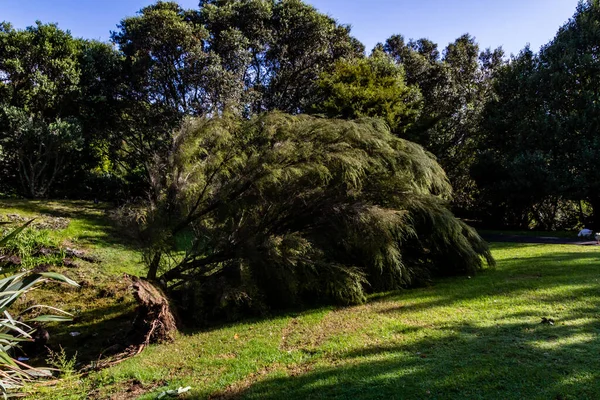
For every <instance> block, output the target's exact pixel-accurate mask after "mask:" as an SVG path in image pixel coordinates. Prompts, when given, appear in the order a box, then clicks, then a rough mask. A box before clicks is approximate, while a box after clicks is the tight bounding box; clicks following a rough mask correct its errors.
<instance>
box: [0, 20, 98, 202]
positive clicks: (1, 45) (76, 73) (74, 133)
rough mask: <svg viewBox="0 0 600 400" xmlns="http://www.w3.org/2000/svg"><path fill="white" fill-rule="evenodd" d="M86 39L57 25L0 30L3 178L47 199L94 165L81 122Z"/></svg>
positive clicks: (0, 112)
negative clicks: (59, 186)
mask: <svg viewBox="0 0 600 400" xmlns="http://www.w3.org/2000/svg"><path fill="white" fill-rule="evenodd" d="M82 43H83V42H82V41H81V40H79V39H74V38H73V37H72V36H71V34H70V33H69V32H65V31H62V30H60V29H58V27H57V26H56V25H55V24H42V23H39V22H38V23H37V24H36V25H35V26H32V27H28V28H26V29H25V30H15V29H13V28H12V27H11V26H10V25H9V24H6V23H4V24H3V25H2V27H1V28H0V76H1V77H2V79H0V165H1V170H2V173H3V178H2V179H3V180H6V181H8V182H10V183H11V184H12V185H13V187H18V188H19V192H21V193H22V194H24V195H26V196H29V197H45V196H47V195H48V194H49V193H50V192H51V190H52V188H53V187H54V186H55V185H56V183H57V182H59V181H63V182H64V181H65V180H67V181H68V180H69V178H70V177H73V178H74V177H76V175H77V173H78V172H79V171H82V169H85V167H86V166H89V165H90V164H93V163H94V158H93V157H90V154H89V152H87V151H83V148H84V147H86V148H87V146H84V145H85V144H89V141H90V140H89V138H87V137H86V135H85V133H84V132H82V130H81V123H80V120H78V117H80V113H79V110H78V107H79V106H78V100H79V98H80V95H81V88H80V80H79V78H80V65H79V57H80V54H81V49H82ZM67 171H69V173H67ZM68 177H69V178H68ZM19 184H20V185H19Z"/></svg>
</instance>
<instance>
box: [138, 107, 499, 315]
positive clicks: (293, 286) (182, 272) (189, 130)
mask: <svg viewBox="0 0 600 400" xmlns="http://www.w3.org/2000/svg"><path fill="white" fill-rule="evenodd" d="M153 176H154V177H155V179H154V182H155V195H156V196H155V198H157V199H159V200H158V201H157V202H154V203H153V204H151V205H149V207H148V208H146V209H145V213H144V214H143V216H142V218H141V220H143V221H145V223H144V225H143V230H142V232H141V234H142V238H143V242H144V243H146V245H147V251H146V253H145V255H146V260H147V262H148V265H149V274H148V277H149V278H150V279H158V280H160V281H162V282H163V283H164V284H167V285H168V286H170V288H171V289H174V288H177V287H181V286H184V287H185V286H186V285H187V286H189V285H200V287H202V285H203V284H204V283H206V282H212V283H211V285H205V286H210V287H212V288H214V287H216V286H218V285H217V284H216V282H217V281H218V282H220V283H219V284H220V285H221V287H223V293H220V294H215V296H217V297H219V298H220V299H221V301H223V298H224V297H223V296H225V297H228V296H229V297H231V298H235V299H238V300H239V299H247V300H248V299H251V300H252V301H258V302H260V303H263V302H265V303H266V304H268V305H277V306H284V305H291V304H297V303H299V302H301V301H302V300H303V299H304V300H305V299H307V298H309V299H312V300H314V299H318V300H322V301H337V302H341V303H356V302H361V301H362V300H364V296H365V293H367V292H369V291H377V290H387V289H393V288H398V287H401V286H404V285H407V284H410V283H411V282H414V281H415V280H419V279H423V278H425V277H427V276H428V275H431V274H454V273H464V272H469V273H472V272H474V271H476V270H477V269H479V268H482V266H483V259H482V257H483V258H485V259H487V261H488V263H493V260H492V258H491V256H490V253H489V251H488V249H487V247H486V245H485V243H484V242H483V241H482V240H481V239H480V238H479V236H477V234H476V233H475V232H474V231H473V230H471V229H470V228H469V227H467V226H466V225H464V224H463V223H461V222H460V221H458V220H457V219H456V218H455V217H454V216H453V215H452V214H451V213H450V212H449V211H448V209H447V208H446V206H445V201H446V200H447V199H448V198H449V197H450V195H451V188H450V186H449V184H448V182H447V179H446V175H445V174H444V172H443V170H442V169H441V167H440V166H439V165H438V164H437V162H436V161H435V160H434V158H433V157H432V156H431V155H430V154H429V153H427V152H426V151H425V150H423V148H422V147H421V146H419V145H416V144H414V143H411V142H408V141H405V140H402V139H399V138H397V137H395V136H394V135H392V134H391V133H390V131H389V128H388V127H387V125H386V124H385V123H384V122H383V121H381V120H376V119H362V120H356V121H342V120H327V119H321V118H315V117H309V116H304V115H300V116H290V115H286V114H281V113H269V114H265V115H262V116H260V117H257V118H254V119H252V120H250V121H240V120H236V119H231V118H214V119H196V120H188V121H187V122H186V123H185V124H184V125H183V127H182V128H181V129H180V130H179V131H178V132H177V133H176V134H175V135H174V141H173V147H172V150H171V156H170V157H169V159H168V160H164V161H163V162H158V161H157V162H156V163H155V165H154V174H153ZM182 235H184V236H186V237H190V238H192V239H191V241H190V242H189V243H187V244H186V245H185V246H184V247H183V248H182V247H181V240H180V238H181V237H182ZM178 244H179V246H178ZM224 292H227V293H228V294H227V295H224Z"/></svg>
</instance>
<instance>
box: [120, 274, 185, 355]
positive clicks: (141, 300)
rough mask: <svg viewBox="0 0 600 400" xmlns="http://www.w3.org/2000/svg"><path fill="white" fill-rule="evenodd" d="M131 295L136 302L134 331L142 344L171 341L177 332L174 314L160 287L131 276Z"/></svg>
mask: <svg viewBox="0 0 600 400" xmlns="http://www.w3.org/2000/svg"><path fill="white" fill-rule="evenodd" d="M131 281H132V288H133V296H134V297H135V300H136V301H137V303H138V309H137V316H136V320H135V323H134V331H135V332H136V333H137V334H139V336H140V338H143V339H142V343H143V344H144V345H148V344H150V343H160V342H169V341H172V340H173V339H174V338H175V337H174V335H175V332H177V322H176V319H175V314H174V313H173V311H172V310H171V306H170V304H169V300H168V299H167V296H166V295H165V294H164V293H163V291H162V290H161V289H159V288H158V287H156V286H155V285H153V284H152V283H151V282H150V281H147V280H145V279H142V278H138V277H136V276H132V277H131Z"/></svg>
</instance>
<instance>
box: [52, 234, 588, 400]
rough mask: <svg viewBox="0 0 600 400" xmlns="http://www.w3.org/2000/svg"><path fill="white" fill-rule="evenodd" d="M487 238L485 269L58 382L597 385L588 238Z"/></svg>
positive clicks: (489, 394)
mask: <svg viewBox="0 0 600 400" xmlns="http://www.w3.org/2000/svg"><path fill="white" fill-rule="evenodd" d="M493 248H494V254H495V256H496V258H497V260H498V267H497V268H496V269H495V270H488V271H486V272H484V273H481V274H479V275H477V276H474V277H470V278H468V277H461V278H453V279H447V280H442V281H439V282H436V283H435V284H434V285H432V286H431V287H427V288H421V289H412V290H405V291H402V292H399V293H390V294H386V295H381V296H377V297H373V298H372V299H371V300H370V301H369V302H368V303H367V304H365V305H360V306H355V307H348V308H322V309H318V310H312V311H306V312H301V313H297V314H287V315H284V316H279V317H274V318H269V319H264V320H261V321H246V322H242V323H238V324H233V325H230V326H226V327H221V328H218V329H214V330H209V331H203V332H193V331H189V332H184V333H182V334H181V335H180V336H179V337H178V338H177V340H176V342H175V343H172V344H164V345H157V346H152V347H150V348H148V349H146V350H145V351H144V353H143V354H141V355H140V356H138V357H135V358H133V359H130V360H128V361H126V362H124V363H122V364H120V365H118V366H116V367H113V368H110V369H107V370H104V371H102V372H100V373H97V374H95V375H92V376H90V377H88V378H87V379H85V380H83V381H82V382H81V385H80V386H79V389H80V392H79V393H73V392H70V393H71V395H72V398H83V397H84V396H85V395H86V394H88V393H94V395H96V396H97V397H98V398H110V396H115V397H114V398H137V397H138V396H139V398H141V399H153V398H156V396H157V394H158V393H160V392H161V391H162V390H165V389H167V388H168V389H174V388H177V387H179V386H183V387H185V386H191V387H192V390H191V391H190V393H189V394H188V395H187V397H185V398H190V399H204V398H225V399H229V398H241V399H467V398H468V399H523V398H527V399H597V398H600V379H599V378H600V376H599V375H600V358H599V357H598V354H599V353H600V340H599V337H598V334H599V333H600V322H599V321H598V316H599V313H600V290H599V289H600V282H599V279H600V276H599V272H600V259H599V253H598V247H595V246H589V247H577V246H572V245H571V246H568V245H564V246H554V245H522V244H497V245H494V246H493ZM542 317H546V318H552V319H554V321H555V324H554V325H549V324H543V323H541V321H542ZM46 395H48V393H46ZM61 396H62V397H61ZM64 396H65V392H63V393H60V396H57V398H65V397H64Z"/></svg>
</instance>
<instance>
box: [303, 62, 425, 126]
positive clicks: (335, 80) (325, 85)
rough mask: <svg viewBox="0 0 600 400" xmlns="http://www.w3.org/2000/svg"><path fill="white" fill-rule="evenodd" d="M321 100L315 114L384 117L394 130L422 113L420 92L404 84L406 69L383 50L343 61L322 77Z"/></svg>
mask: <svg viewBox="0 0 600 400" xmlns="http://www.w3.org/2000/svg"><path fill="white" fill-rule="evenodd" d="M319 87H320V90H321V100H320V101H319V102H318V103H316V104H315V105H314V106H313V109H312V111H313V112H315V113H320V114H325V115H327V116H329V117H332V118H343V119H356V118H363V117H381V118H382V119H383V120H384V121H385V122H386V123H387V124H388V125H389V126H390V128H391V129H392V130H393V131H395V132H399V133H400V132H404V131H406V130H407V129H409V127H410V124H411V123H412V122H414V121H415V119H416V117H417V115H418V112H419V106H420V104H419V101H420V94H419V91H418V89H417V88H416V87H409V86H407V85H406V83H405V79H404V69H403V67H401V66H398V65H396V64H395V63H394V62H393V61H392V59H391V58H390V57H389V56H388V55H386V54H385V53H383V52H381V51H375V52H373V54H371V56H370V57H368V58H355V59H351V60H340V61H338V62H337V63H336V65H335V69H334V70H333V71H332V72H330V73H325V74H323V75H321V78H320V79H319Z"/></svg>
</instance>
